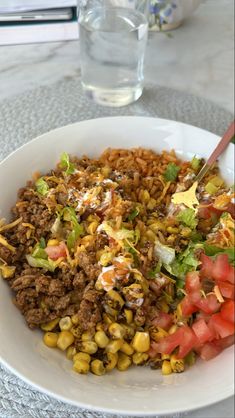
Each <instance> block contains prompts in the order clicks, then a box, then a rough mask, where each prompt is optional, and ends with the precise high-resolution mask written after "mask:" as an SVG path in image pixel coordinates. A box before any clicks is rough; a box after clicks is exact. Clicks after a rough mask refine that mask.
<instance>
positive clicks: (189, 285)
mask: <svg viewBox="0 0 235 418" xmlns="http://www.w3.org/2000/svg"><path fill="white" fill-rule="evenodd" d="M185 288H186V291H187V292H188V293H191V292H193V291H195V290H200V289H201V282H200V276H199V273H198V272H197V271H191V272H190V273H188V274H187V276H186V281H185Z"/></svg>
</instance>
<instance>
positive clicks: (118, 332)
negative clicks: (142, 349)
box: [109, 322, 125, 339]
mask: <svg viewBox="0 0 235 418" xmlns="http://www.w3.org/2000/svg"><path fill="white" fill-rule="evenodd" d="M109 333H110V335H111V336H112V337H113V338H117V339H120V338H123V337H124V335H125V329H124V328H123V327H122V326H121V325H120V324H118V323H117V322H113V323H112V324H110V325H109Z"/></svg>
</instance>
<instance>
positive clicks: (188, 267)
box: [164, 243, 200, 281]
mask: <svg viewBox="0 0 235 418" xmlns="http://www.w3.org/2000/svg"><path fill="white" fill-rule="evenodd" d="M196 248H198V246H197V245H195V244H192V243H191V244H189V245H188V247H187V248H186V249H185V250H184V251H183V252H182V253H180V254H178V255H177V256H176V258H175V260H174V261H173V262H172V263H171V264H170V265H166V264H164V267H165V269H166V270H167V271H168V272H169V273H170V274H172V275H173V276H175V277H177V278H178V279H180V280H182V281H184V279H185V275H186V274H187V273H188V272H189V271H194V270H196V269H197V267H198V265H199V263H200V262H199V260H198V259H197V258H196V256H195V250H196Z"/></svg>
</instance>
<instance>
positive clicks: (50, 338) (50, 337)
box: [43, 332, 58, 347]
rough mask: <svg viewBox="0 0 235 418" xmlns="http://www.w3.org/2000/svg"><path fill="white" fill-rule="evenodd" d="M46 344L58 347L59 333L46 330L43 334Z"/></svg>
mask: <svg viewBox="0 0 235 418" xmlns="http://www.w3.org/2000/svg"><path fill="white" fill-rule="evenodd" d="M43 341H44V344H46V345H47V347H56V346H57V341H58V334H56V333H55V332H46V333H45V334H44V336H43Z"/></svg>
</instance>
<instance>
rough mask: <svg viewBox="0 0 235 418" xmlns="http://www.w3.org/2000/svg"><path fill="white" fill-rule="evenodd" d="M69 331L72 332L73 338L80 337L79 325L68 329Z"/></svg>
mask: <svg viewBox="0 0 235 418" xmlns="http://www.w3.org/2000/svg"><path fill="white" fill-rule="evenodd" d="M70 332H71V333H72V334H73V336H74V337H75V338H81V334H82V332H81V329H80V328H79V327H72V328H71V329H70Z"/></svg>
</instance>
